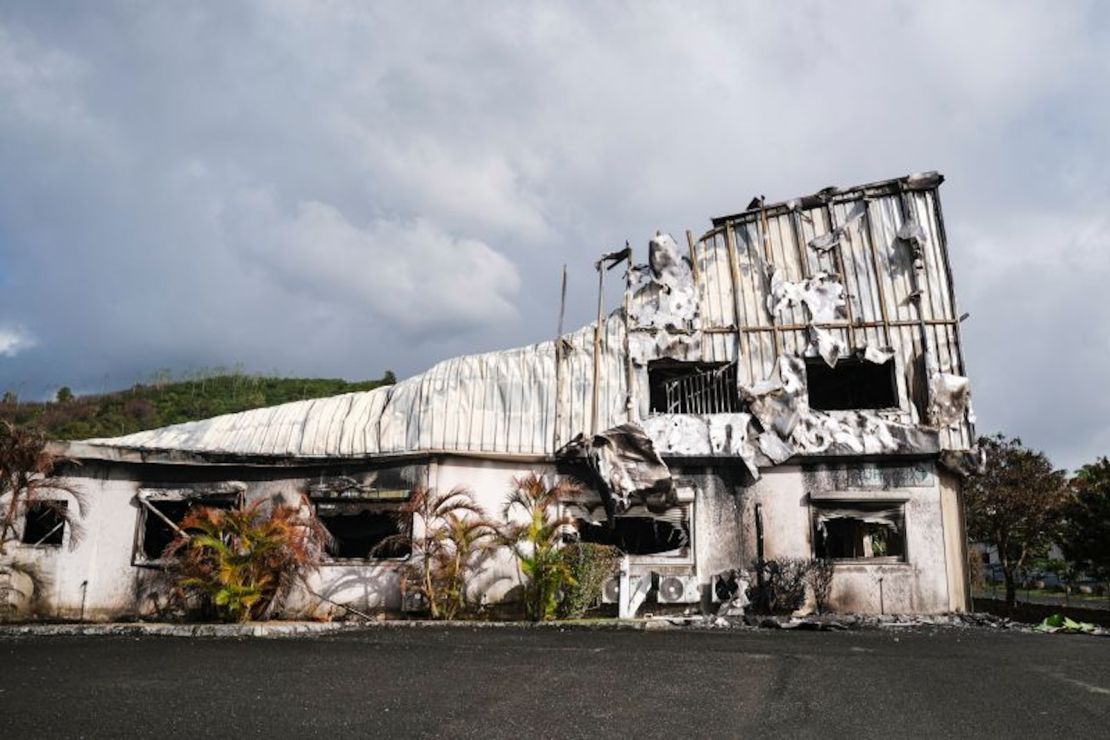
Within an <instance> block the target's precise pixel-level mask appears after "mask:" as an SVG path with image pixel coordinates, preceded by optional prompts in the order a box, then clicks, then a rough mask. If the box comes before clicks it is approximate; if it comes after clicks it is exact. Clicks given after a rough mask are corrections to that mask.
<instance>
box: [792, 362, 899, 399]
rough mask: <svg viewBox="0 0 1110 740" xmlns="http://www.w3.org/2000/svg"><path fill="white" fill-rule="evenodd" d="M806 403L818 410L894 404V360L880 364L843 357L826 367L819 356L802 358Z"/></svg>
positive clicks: (895, 392)
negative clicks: (806, 393)
mask: <svg viewBox="0 0 1110 740" xmlns="http://www.w3.org/2000/svg"><path fill="white" fill-rule="evenodd" d="M806 385H807V387H808V390H809V406H810V408H813V409H817V410H819V411H847V410H850V409H883V408H891V407H894V406H897V405H898V386H897V384H896V383H895V380H894V360H887V361H886V362H884V363H882V364H878V363H874V362H865V361H863V360H859V359H855V358H846V359H843V360H840V361H839V362H837V363H836V367H829V366H828V365H827V364H826V363H825V361H824V360H822V359H821V358H814V359H808V360H806Z"/></svg>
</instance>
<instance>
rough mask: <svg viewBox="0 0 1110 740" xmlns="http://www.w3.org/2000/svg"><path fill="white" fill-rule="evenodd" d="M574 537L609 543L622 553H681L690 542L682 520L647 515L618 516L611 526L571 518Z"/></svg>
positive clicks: (585, 540) (603, 543) (688, 533)
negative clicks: (675, 520)
mask: <svg viewBox="0 0 1110 740" xmlns="http://www.w3.org/2000/svg"><path fill="white" fill-rule="evenodd" d="M575 524H576V525H577V527H578V539H579V540H580V541H582V542H596V543H597V544H599V545H612V546H614V547H616V548H617V549H618V550H620V551H621V552H623V553H625V554H626V555H664V554H681V552H682V551H683V550H684V549H685V548H686V547H687V546H688V545H689V544H690V531H689V527H688V525H687V524H686V522H670V521H667V520H665V519H656V518H654V517H649V516H618V517H616V518H615V519H614V520H613V527H609V525H608V524H607V523H604V522H602V523H594V522H588V521H586V520H585V519H577V520H575Z"/></svg>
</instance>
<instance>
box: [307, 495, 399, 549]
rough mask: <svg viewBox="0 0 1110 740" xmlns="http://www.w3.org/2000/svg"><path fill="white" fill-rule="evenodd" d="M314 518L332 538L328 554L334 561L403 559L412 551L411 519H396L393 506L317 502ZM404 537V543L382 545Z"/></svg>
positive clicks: (395, 511) (395, 510)
mask: <svg viewBox="0 0 1110 740" xmlns="http://www.w3.org/2000/svg"><path fill="white" fill-rule="evenodd" d="M316 518H317V519H319V520H320V523H321V524H322V525H324V528H325V529H327V530H328V533H329V534H330V535H331V542H330V543H328V554H329V555H330V556H331V557H332V558H335V559H337V560H370V559H389V558H405V557H408V556H409V555H410V554H411V552H412V545H411V543H410V541H409V540H408V537H409V536H410V535H411V532H412V518H411V517H407V518H402V517H399V516H398V513H397V509H396V507H389V506H383V505H382V504H379V503H367V502H361V501H359V502H350V501H318V502H316ZM398 535H404V537H403V538H399V539H403V540H404V541H400V542H392V541H390V542H388V543H387V544H386V545H385V546H382V543H383V542H387V540H388V539H389V538H391V537H397V536H398Z"/></svg>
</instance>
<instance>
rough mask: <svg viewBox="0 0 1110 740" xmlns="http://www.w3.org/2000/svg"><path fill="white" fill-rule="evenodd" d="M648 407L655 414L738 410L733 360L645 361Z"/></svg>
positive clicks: (730, 412) (725, 412)
mask: <svg viewBox="0 0 1110 740" xmlns="http://www.w3.org/2000/svg"><path fill="white" fill-rule="evenodd" d="M648 387H649V389H650V394H651V399H650V401H651V411H652V413H657V414H732V413H737V412H739V411H741V404H740V393H739V389H738V386H737V384H736V363H735V362H730V363H727V364H724V363H706V362H677V361H674V360H656V361H654V362H650V363H648Z"/></svg>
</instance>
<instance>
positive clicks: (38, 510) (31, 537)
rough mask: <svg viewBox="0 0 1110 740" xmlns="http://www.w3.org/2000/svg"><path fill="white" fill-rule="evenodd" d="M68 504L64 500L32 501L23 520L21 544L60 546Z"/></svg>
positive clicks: (63, 534)
mask: <svg viewBox="0 0 1110 740" xmlns="http://www.w3.org/2000/svg"><path fill="white" fill-rule="evenodd" d="M68 506H69V504H68V503H67V502H65V501H56V500H52V501H34V502H32V503H31V505H30V506H28V507H27V515H26V516H25V517H24V521H23V539H22V542H23V544H25V545H48V546H50V547H61V546H62V541H63V540H64V539H65V532H66V529H65V528H66V509H67V507H68Z"/></svg>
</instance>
